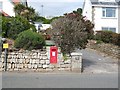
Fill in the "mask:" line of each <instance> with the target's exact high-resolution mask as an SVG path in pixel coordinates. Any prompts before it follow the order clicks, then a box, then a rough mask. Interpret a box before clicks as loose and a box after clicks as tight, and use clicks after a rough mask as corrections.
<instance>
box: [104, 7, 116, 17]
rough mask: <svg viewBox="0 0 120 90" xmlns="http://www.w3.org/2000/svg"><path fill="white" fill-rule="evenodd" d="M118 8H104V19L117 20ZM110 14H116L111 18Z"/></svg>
mask: <svg viewBox="0 0 120 90" xmlns="http://www.w3.org/2000/svg"><path fill="white" fill-rule="evenodd" d="M116 10H117V8H116V7H102V17H103V18H116V12H117V11H116ZM110 12H114V14H111V16H109V14H108V13H110Z"/></svg>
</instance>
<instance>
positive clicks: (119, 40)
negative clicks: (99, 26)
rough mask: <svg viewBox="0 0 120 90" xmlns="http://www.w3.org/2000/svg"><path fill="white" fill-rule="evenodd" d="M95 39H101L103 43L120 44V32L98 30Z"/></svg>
mask: <svg viewBox="0 0 120 90" xmlns="http://www.w3.org/2000/svg"><path fill="white" fill-rule="evenodd" d="M95 39H96V40H97V41H103V42H104V43H112V44H115V45H118V46H120V34H117V33H114V32H111V31H98V32H97V34H96V35H95Z"/></svg>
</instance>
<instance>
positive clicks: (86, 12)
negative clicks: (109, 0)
mask: <svg viewBox="0 0 120 90" xmlns="http://www.w3.org/2000/svg"><path fill="white" fill-rule="evenodd" d="M84 2H85V3H84V6H83V16H86V19H88V20H90V21H92V4H91V2H90V0H84Z"/></svg>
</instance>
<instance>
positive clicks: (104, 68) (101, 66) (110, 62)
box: [77, 48, 118, 73]
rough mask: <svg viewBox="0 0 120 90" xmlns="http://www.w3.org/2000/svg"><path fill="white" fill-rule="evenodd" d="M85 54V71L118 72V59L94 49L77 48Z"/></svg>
mask: <svg viewBox="0 0 120 90" xmlns="http://www.w3.org/2000/svg"><path fill="white" fill-rule="evenodd" d="M77 52H81V53H82V54H83V56H82V58H83V73H117V72H118V60H117V59H113V58H112V57H110V56H105V55H104V54H103V53H100V52H98V51H95V50H93V49H88V48H87V49H85V50H77Z"/></svg>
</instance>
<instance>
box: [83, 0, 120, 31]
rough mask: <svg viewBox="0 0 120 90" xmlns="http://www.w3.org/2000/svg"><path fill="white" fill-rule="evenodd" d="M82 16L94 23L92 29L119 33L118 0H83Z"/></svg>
mask: <svg viewBox="0 0 120 90" xmlns="http://www.w3.org/2000/svg"><path fill="white" fill-rule="evenodd" d="M83 16H86V19H88V20H90V21H92V22H93V23H94V24H95V27H94V31H100V30H109V31H113V32H116V33H120V25H119V24H120V23H118V22H120V0H85V1H84V4H83Z"/></svg>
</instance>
